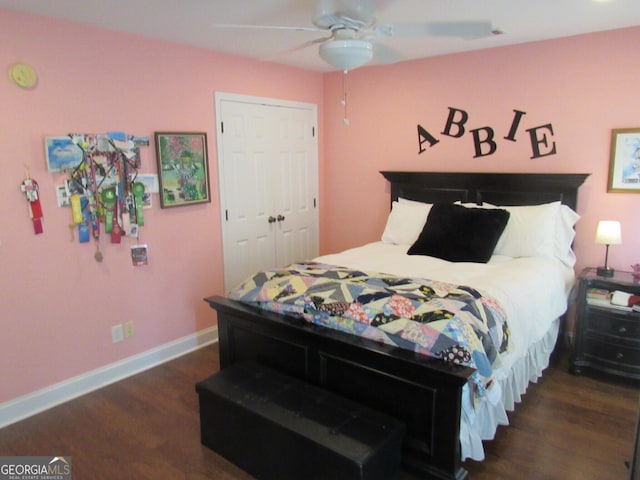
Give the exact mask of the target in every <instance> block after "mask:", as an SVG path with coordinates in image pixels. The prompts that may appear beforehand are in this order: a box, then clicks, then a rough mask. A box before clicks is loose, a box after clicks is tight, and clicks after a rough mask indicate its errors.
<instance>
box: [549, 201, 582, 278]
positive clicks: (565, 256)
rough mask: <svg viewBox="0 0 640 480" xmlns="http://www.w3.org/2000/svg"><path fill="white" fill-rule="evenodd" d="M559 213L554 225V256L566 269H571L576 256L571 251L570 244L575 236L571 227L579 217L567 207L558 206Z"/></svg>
mask: <svg viewBox="0 0 640 480" xmlns="http://www.w3.org/2000/svg"><path fill="white" fill-rule="evenodd" d="M559 213H560V214H559V215H558V219H557V223H556V235H555V255H556V257H557V258H558V260H560V261H561V262H562V263H564V264H565V265H566V266H567V267H569V268H573V266H574V265H575V264H576V255H575V253H573V250H572V249H571V244H572V243H573V239H574V238H575V236H576V231H575V230H574V229H573V227H574V226H575V224H576V223H577V222H578V220H580V215H578V214H577V213H576V212H574V211H573V210H571V208H570V207H568V206H567V205H560V212H559Z"/></svg>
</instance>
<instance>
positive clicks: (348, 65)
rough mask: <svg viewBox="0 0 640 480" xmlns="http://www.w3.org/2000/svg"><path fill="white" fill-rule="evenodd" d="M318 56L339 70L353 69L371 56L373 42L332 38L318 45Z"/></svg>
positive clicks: (367, 61) (367, 60)
mask: <svg viewBox="0 0 640 480" xmlns="http://www.w3.org/2000/svg"><path fill="white" fill-rule="evenodd" d="M319 51H320V57H321V58H322V59H323V60H324V61H325V62H327V63H328V64H329V65H331V66H333V67H336V68H339V69H340V70H343V71H344V70H353V69H354V68H358V67H361V66H362V65H364V64H365V63H369V62H370V61H371V59H372V58H373V44H372V43H371V42H368V41H366V40H351V39H348V40H332V41H330V42H325V43H322V44H321V45H320V48H319Z"/></svg>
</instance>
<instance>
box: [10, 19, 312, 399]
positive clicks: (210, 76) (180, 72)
mask: <svg viewBox="0 0 640 480" xmlns="http://www.w3.org/2000/svg"><path fill="white" fill-rule="evenodd" d="M0 45H2V48H1V49H0V65H2V69H3V71H4V72H6V71H7V69H8V67H9V66H10V65H11V64H13V63H15V62H18V61H22V62H27V63H29V64H31V65H33V66H34V67H35V69H36V70H37V72H38V74H39V79H40V80H39V84H38V86H37V88H36V89H34V90H27V91H25V90H21V89H19V88H17V87H16V86H14V85H13V84H11V82H10V81H9V78H8V76H7V74H6V73H4V74H3V75H4V76H3V77H2V80H0V99H1V106H2V115H0V138H1V141H0V163H1V164H2V175H0V191H2V192H3V194H2V202H0V272H2V273H1V277H0V378H2V387H0V403H2V402H3V401H7V400H9V399H12V398H15V397H18V396H20V395H23V394H26V393H29V392H32V391H35V390H37V389H40V388H43V387H45V386H48V385H53V384H55V383H57V382H60V381H62V380H64V379H67V378H71V377H73V376H75V375H78V374H81V373H83V372H87V371H90V370H92V369H95V368H97V367H100V366H103V365H107V364H110V363H112V362H115V361H117V360H120V359H122V358H125V357H128V356H130V355H134V354H136V353H140V352H143V351H146V350H149V349H151V348H153V347H156V346H159V345H162V344H164V343H167V342H170V341H172V340H175V339H178V338H181V337H183V336H186V335H189V334H193V333H195V332H197V331H199V330H202V329H204V328H206V327H209V326H211V325H213V324H214V323H215V316H214V312H213V311H212V310H210V309H209V308H208V306H207V305H206V304H205V303H204V302H203V301H202V299H203V298H204V297H205V296H208V295H212V294H215V293H218V294H219V293H221V292H222V279H223V277H222V260H221V248H222V247H221V232H220V222H219V216H220V214H219V202H218V188H217V183H218V179H217V157H216V137H215V123H214V122H215V119H214V114H215V108H214V92H216V91H222V92H229V93H239V94H247V95H255V96H264V97H271V98H282V99H286V100H293V101H301V102H309V103H316V104H318V105H320V106H321V104H322V88H323V85H322V76H321V75H320V74H317V73H310V72H305V71H302V70H298V69H292V68H285V67H278V66H274V65H270V64H268V63H266V62H265V63H263V62H257V61H249V60H245V59H241V58H237V57H232V56H227V55H222V54H216V53H212V52H208V51H205V50H200V49H196V48H189V47H184V46H179V45H175V44H172V43H166V42H160V41H154V40H149V39H145V38H141V37H138V36H133V35H127V34H121V33H114V32H109V31H105V30H99V29H95V28H87V27H83V26H78V25H75V24H71V23H66V22H61V21H54V20H48V19H43V18H40V17H36V16H29V15H23V14H19V13H15V12H12V11H9V10H3V9H0ZM321 112H322V108H321V107H320V109H319V116H320V118H321V115H322V113H321ZM114 130H115V131H125V132H127V133H130V134H134V135H144V136H150V137H151V138H152V144H151V146H150V147H147V148H143V149H142V165H143V168H142V171H143V172H144V173H156V160H155V153H154V145H153V132H154V131H204V132H207V134H208V141H209V142H208V143H209V163H210V171H211V187H212V190H213V192H212V193H213V201H212V203H210V204H205V205H196V206H189V207H181V208H175V209H168V210H167V209H165V210H163V209H160V207H159V198H158V196H157V195H154V197H153V202H154V207H153V208H152V209H151V210H146V211H145V226H144V227H143V228H142V230H141V237H140V242H141V243H147V244H148V245H149V255H150V264H149V265H148V266H145V267H141V268H133V267H132V266H131V260H130V256H129V247H130V245H132V244H134V243H136V242H135V240H130V239H125V241H123V243H122V244H120V245H115V244H114V245H112V244H110V243H109V242H108V240H104V239H103V240H102V241H101V249H102V252H103V254H104V261H103V262H102V263H101V264H99V263H96V262H95V261H94V260H93V254H94V251H95V247H94V245H93V244H82V245H81V244H78V243H77V242H76V243H72V242H70V241H69V239H70V236H69V229H68V227H67V225H68V224H69V223H70V221H71V213H70V210H68V209H62V208H58V207H57V205H56V197H55V192H54V185H55V184H56V183H58V182H60V181H61V180H62V178H63V177H62V176H61V175H58V174H51V173H49V172H47V171H46V165H45V158H44V147H43V140H44V136H45V135H65V134H67V133H69V132H87V133H103V132H107V131H114ZM24 164H28V165H29V166H30V170H31V175H32V176H33V178H35V179H36V180H37V181H38V182H39V184H40V189H41V197H42V205H43V210H44V217H45V220H44V221H45V223H44V229H45V233H44V234H43V235H38V236H36V235H34V234H33V231H32V227H31V224H30V220H29V218H28V215H27V203H26V200H25V197H24V195H23V194H22V193H20V190H19V186H20V183H21V182H22V180H23V178H24ZM128 320H134V321H135V335H134V337H132V338H130V339H127V340H126V341H124V342H122V343H117V344H113V343H112V342H111V326H112V325H115V324H117V323H123V322H126V321H128Z"/></svg>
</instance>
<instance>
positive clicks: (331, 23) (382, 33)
mask: <svg viewBox="0 0 640 480" xmlns="http://www.w3.org/2000/svg"><path fill="white" fill-rule="evenodd" d="M387 3H389V0H317V1H316V4H315V11H314V15H313V17H312V23H313V25H314V26H313V27H294V26H276V25H238V24H216V25H214V26H215V27H221V28H253V29H256V28H258V29H272V30H297V31H305V32H322V33H324V34H325V36H322V37H319V38H316V39H313V40H310V41H308V42H305V43H303V44H301V45H298V46H295V47H293V48H291V49H288V50H286V51H284V52H280V53H279V54H278V55H277V56H282V55H286V54H289V53H292V52H294V51H298V50H301V49H303V48H307V47H310V46H312V45H319V54H320V57H321V58H322V59H323V60H324V61H325V62H327V63H328V64H329V65H331V66H333V67H335V68H338V69H340V70H343V71H345V72H346V71H348V70H353V69H355V68H358V67H361V66H363V65H365V64H367V63H369V62H370V61H372V60H373V59H374V58H375V60H376V61H377V62H379V63H383V64H385V63H393V62H396V61H399V60H401V59H402V58H401V57H400V55H399V54H398V53H397V52H396V51H394V50H393V49H392V48H390V47H388V46H386V45H382V44H379V43H374V39H375V38H378V37H416V36H419V37H423V36H425V37H426V36H434V37H459V38H465V39H475V38H482V37H487V36H491V35H498V34H501V33H502V32H501V31H500V30H498V29H495V28H493V26H492V24H491V22H490V21H459V22H422V23H402V24H390V23H378V22H377V18H376V15H377V13H376V10H377V6H378V5H383V4H387Z"/></svg>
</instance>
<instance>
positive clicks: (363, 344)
mask: <svg viewBox="0 0 640 480" xmlns="http://www.w3.org/2000/svg"><path fill="white" fill-rule="evenodd" d="M205 301H206V302H208V303H209V305H210V306H211V308H213V309H214V310H216V312H217V314H218V331H219V337H220V366H221V368H226V367H228V366H230V365H232V364H234V363H236V362H241V361H244V360H253V361H256V362H258V363H261V364H263V365H266V366H269V367H272V368H275V369H277V370H279V371H281V372H283V373H287V374H289V375H292V376H294V377H297V378H300V379H303V380H305V381H308V382H310V383H312V384H314V385H318V386H320V387H322V388H325V389H327V390H330V391H332V392H335V393H337V394H339V395H342V396H344V397H346V398H349V399H351V400H354V401H357V402H360V403H362V404H364V405H367V406H369V407H371V408H374V409H376V410H379V411H381V412H384V413H387V414H390V415H392V416H394V417H396V418H398V419H401V420H403V421H404V422H405V423H406V431H407V435H406V438H405V441H404V444H403V463H404V464H405V466H406V467H408V468H410V469H411V470H413V471H416V472H419V473H421V474H422V475H424V476H425V477H426V478H434V479H464V478H466V477H467V472H466V470H465V469H464V468H463V467H462V463H461V459H460V441H459V432H460V408H461V393H462V387H463V386H464V384H465V383H466V382H467V379H468V378H469V376H470V375H471V374H472V373H473V369H471V368H467V367H453V366H447V365H445V364H443V363H442V362H440V361H439V360H435V359H430V358H428V357H425V356H423V355H419V354H416V353H414V352H411V351H408V350H403V349H400V348H397V347H391V346H388V345H384V344H380V343H377V342H375V341H372V340H368V339H363V338H359V337H356V336H354V335H350V334H347V333H343V332H339V331H335V330H330V329H327V328H324V327H320V326H317V325H313V324H310V323H307V322H305V321H304V320H301V319H296V318H292V317H284V316H280V315H276V314H273V313H270V312H263V311H259V310H257V309H254V308H252V307H249V306H246V305H243V304H241V303H238V302H235V301H233V300H229V299H226V298H223V297H217V296H213V297H209V298H206V299H205Z"/></svg>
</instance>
